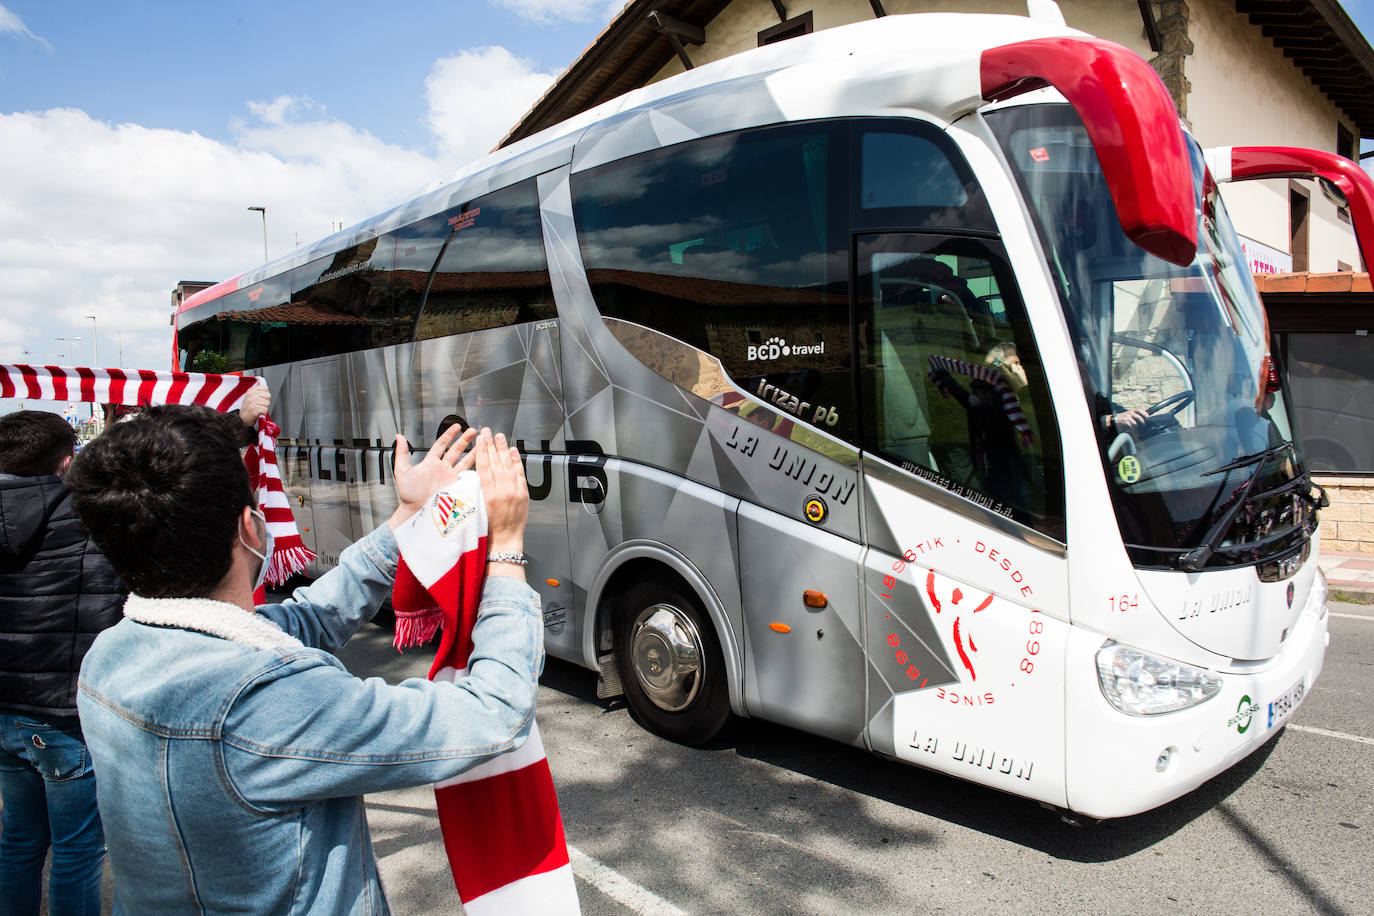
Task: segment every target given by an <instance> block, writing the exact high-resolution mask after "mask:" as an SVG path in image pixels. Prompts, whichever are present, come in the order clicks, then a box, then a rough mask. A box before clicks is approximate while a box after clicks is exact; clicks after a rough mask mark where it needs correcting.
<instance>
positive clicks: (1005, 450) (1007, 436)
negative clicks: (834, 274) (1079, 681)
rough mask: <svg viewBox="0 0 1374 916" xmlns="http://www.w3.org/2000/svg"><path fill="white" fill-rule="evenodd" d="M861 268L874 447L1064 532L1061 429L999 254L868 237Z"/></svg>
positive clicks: (952, 242)
mask: <svg viewBox="0 0 1374 916" xmlns="http://www.w3.org/2000/svg"><path fill="white" fill-rule="evenodd" d="M858 268H859V273H858V279H857V284H858V302H859V316H858V318H859V328H860V334H861V336H862V338H863V340H862V342H861V345H860V354H861V356H860V359H861V362H860V369H859V380H860V388H861V396H862V398H863V415H864V421H865V428H864V440H865V442H864V444H865V446H866V447H868V448H870V449H872V450H873V451H875V452H877V453H878V454H880V455H883V456H884V457H886V458H888V459H889V460H890V461H893V462H894V463H896V464H897V465H899V466H900V467H902V468H904V469H905V470H907V471H910V472H912V473H914V474H916V475H917V476H920V477H922V478H925V479H927V480H931V481H933V482H935V483H937V484H938V485H940V486H944V487H946V488H947V489H951V490H953V491H954V492H956V493H959V494H960V495H963V496H966V497H968V498H970V499H972V500H974V501H976V502H978V503H980V504H981V505H984V506H986V507H988V508H991V509H993V510H994V511H997V512H1001V513H1002V514H1005V515H1008V516H1010V517H1011V518H1014V519H1016V520H1017V521H1020V522H1022V523H1023V524H1026V525H1029V526H1031V527H1033V528H1036V529H1038V530H1041V531H1043V532H1045V533H1047V534H1051V535H1054V536H1057V537H1062V530H1063V513H1064V508H1063V485H1062V473H1061V472H1060V470H1059V467H1060V459H1059V436H1058V431H1057V427H1056V426H1055V423H1054V417H1053V414H1052V412H1051V409H1050V406H1049V404H1050V402H1049V392H1048V388H1047V387H1046V385H1045V375H1044V372H1043V370H1042V368H1041V364H1040V360H1039V356H1038V354H1037V351H1036V348H1035V341H1034V337H1033V336H1032V335H1031V333H1030V325H1029V322H1028V320H1027V319H1026V317H1025V313H1024V310H1023V309H1022V307H1021V304H1020V300H1019V298H1018V297H1017V296H1016V290H1015V286H1014V284H1012V283H1011V280H1010V272H1009V269H1008V268H1007V266H1006V263H1005V258H1004V256H1003V255H1002V252H1001V249H1000V247H999V246H997V245H996V244H995V243H992V242H984V241H982V240H980V239H973V238H966V239H959V238H942V237H938V236H929V235H917V234H897V233H893V234H886V235H869V236H861V237H860V239H859V243H858ZM994 304H995V306H996V307H995V308H994V307H993V306H994Z"/></svg>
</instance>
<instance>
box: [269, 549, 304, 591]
mask: <svg viewBox="0 0 1374 916" xmlns="http://www.w3.org/2000/svg"><path fill="white" fill-rule="evenodd" d="M290 540H295V541H296V543H295V544H294V545H291V544H285V543H283V542H285V541H290ZM314 559H315V552H314V551H313V550H311V549H310V548H309V547H306V546H305V544H303V543H301V541H300V538H282V540H281V541H278V542H277V543H276V544H274V545H273V547H272V556H271V558H270V561H269V562H268V564H267V582H268V584H269V585H281V584H282V583H283V582H285V581H286V580H287V579H289V578H291V577H292V576H294V575H295V574H296V573H299V572H304V571H305V567H306V564H308V563H310V562H311V561H312V560H314Z"/></svg>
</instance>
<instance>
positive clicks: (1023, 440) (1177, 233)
mask: <svg viewBox="0 0 1374 916" xmlns="http://www.w3.org/2000/svg"><path fill="white" fill-rule="evenodd" d="M1290 152H1293V151H1290ZM1299 152H1300V151H1299ZM1247 155H1248V158H1247V157H1246V156H1247ZM1266 155H1267V154H1266V153H1265V151H1262V150H1260V151H1256V150H1250V151H1248V154H1246V155H1242V151H1239V150H1237V151H1234V153H1233V154H1232V157H1231V158H1230V159H1228V158H1227V154H1226V152H1225V151H1222V152H1220V153H1218V154H1216V155H1214V156H1213V157H1212V158H1211V159H1208V158H1206V157H1205V156H1204V154H1203V152H1202V151H1201V150H1200V149H1199V148H1198V147H1197V145H1196V144H1195V143H1194V142H1193V141H1192V140H1191V139H1190V138H1189V137H1188V136H1187V135H1186V134H1185V133H1184V132H1183V131H1182V129H1181V128H1180V126H1179V120H1178V115H1177V113H1176V111H1175V110H1174V108H1173V105H1172V103H1171V102H1170V101H1169V98H1168V95H1167V93H1166V92H1165V90H1164V87H1163V85H1162V84H1161V83H1160V81H1159V80H1158V78H1157V77H1155V76H1154V74H1153V72H1152V71H1151V70H1150V69H1149V67H1148V65H1147V64H1145V63H1144V62H1143V61H1142V60H1141V59H1140V58H1139V57H1136V56H1135V55H1133V54H1132V53H1131V52H1129V51H1127V50H1126V49H1124V48H1121V47H1120V46H1117V45H1113V44H1111V43H1108V42H1103V41H1100V40H1098V39H1094V38H1092V37H1090V36H1087V35H1085V34H1083V33H1081V32H1076V31H1074V30H1071V29H1068V28H1065V27H1064V26H1062V25H1060V24H1053V23H1046V22H1042V21H1036V20H1031V19H1026V18H1020V17H1011V16H968V15H957V14H949V15H945V14H931V15H919V16H889V17H886V18H883V19H880V20H875V21H871V22H863V23H858V24H855V25H851V26H847V27H843V28H836V29H832V30H827V31H822V32H817V33H815V34H812V35H808V36H805V37H803V38H797V39H795V40H790V41H786V42H782V43H779V44H775V45H770V46H767V47H764V48H760V49H758V50H754V51H750V52H748V53H744V54H740V55H738V56H735V57H731V58H728V59H725V60H721V61H718V62H715V63H712V64H708V65H706V66H702V67H699V68H697V69H694V70H691V71H689V72H687V73H684V74H682V75H680V76H676V77H673V78H672V79H668V80H664V81H663V82H660V83H656V84H654V85H652V86H649V87H647V88H644V89H641V90H637V91H635V92H632V93H630V94H628V95H626V96H624V97H622V98H619V99H616V100H614V101H611V102H608V103H606V104H604V105H602V106H600V107H598V108H595V109H593V110H591V111H588V112H586V113H584V114H582V115H579V116H577V117H575V118H573V119H571V120H569V121H567V122H565V123H563V124H560V125H558V126H555V127H552V128H550V129H548V130H546V131H544V132H543V133H541V134H538V135H536V136H533V137H530V138H528V139H526V140H524V141H522V142H520V143H519V144H517V145H515V146H513V147H511V148H509V149H504V150H500V151H498V152H496V153H494V154H493V155H491V156H489V157H488V158H486V159H484V160H482V161H481V162H478V163H477V164H476V165H474V166H473V167H471V168H469V169H466V170H464V171H462V172H461V173H460V174H459V175H458V176H457V177H455V178H453V179H451V180H448V181H446V182H444V183H443V184H442V185H439V186H435V187H434V189H433V190H431V191H428V192H426V193H424V194H422V195H421V196H419V197H417V198H416V199H414V200H412V201H409V202H408V203H405V204H403V205H402V206H399V207H397V208H395V209H393V210H390V211H388V212H386V213H383V214H382V215H380V216H378V217H376V218H374V219H370V220H368V221H366V222H364V223H362V224H360V225H358V226H356V227H354V228H352V229H348V230H345V231H343V232H341V233H338V234H336V235H333V236H330V237H329V238H326V239H324V240H322V241H320V242H319V243H318V244H315V245H313V246H310V247H302V248H300V249H298V250H297V251H296V252H293V253H292V254H291V255H289V256H286V257H284V258H281V259H278V260H276V261H273V262H272V263H269V264H267V265H265V266H263V267H260V268H258V269H256V270H252V271H249V272H247V273H245V274H243V275H241V276H239V277H236V278H234V279H232V280H228V281H225V282H224V283H221V284H219V285H217V286H215V287H212V288H211V289H208V290H205V291H203V292H201V293H199V294H197V295H196V296H194V297H192V298H191V299H189V300H188V301H186V302H185V303H184V305H183V306H182V307H181V308H180V310H179V313H178V315H177V317H176V328H177V339H176V345H175V347H176V353H177V363H178V367H179V368H181V369H187V370H198V371H232V370H243V371H250V372H254V373H257V374H261V375H262V376H264V377H265V378H266V379H267V380H268V382H269V383H270V384H271V386H272V389H273V391H274V392H275V402H274V406H275V408H276V409H275V411H274V412H275V413H277V414H279V415H280V422H281V426H282V431H283V438H282V439H281V449H282V452H281V455H282V462H281V463H282V468H283V475H284V477H285V481H286V485H287V488H288V492H289V493H290V494H291V496H292V502H293V507H294V508H296V510H297V516H298V520H299V522H300V523H301V526H302V528H303V529H305V530H304V534H305V538H306V542H307V544H308V545H309V546H311V547H312V548H313V549H314V550H316V551H317V552H318V553H319V569H317V570H315V572H319V571H322V570H323V569H326V568H328V567H329V566H331V565H332V564H334V563H335V562H337V556H338V553H339V551H340V550H341V549H342V548H343V547H345V546H346V545H348V544H349V543H350V542H351V541H353V540H354V539H355V538H357V537H359V536H361V535H362V534H364V533H365V532H366V531H368V530H369V529H370V528H371V527H372V526H374V525H376V524H379V523H380V522H381V521H382V520H384V519H385V518H386V517H387V516H388V515H389V514H390V512H391V511H392V508H393V503H392V490H391V486H390V482H389V480H388V477H389V470H390V463H391V451H390V445H391V442H392V438H393V436H394V434H395V433H396V432H397V431H398V430H399V431H400V432H402V433H404V434H405V436H406V437H407V438H408V440H409V441H410V442H411V443H413V444H414V445H422V444H426V443H429V442H432V441H433V439H434V438H435V437H436V435H437V433H438V431H439V429H440V428H441V426H442V425H444V424H445V423H447V422H451V421H452V418H454V417H456V418H459V419H461V420H462V421H463V422H465V423H468V424H474V425H485V426H490V427H492V428H493V429H496V430H504V431H507V432H508V433H510V434H511V436H512V438H513V439H515V440H517V443H518V445H519V446H520V448H521V449H522V451H523V452H524V454H525V456H526V462H527V467H528V475H529V483H530V492H531V496H532V498H533V502H532V507H531V520H530V527H529V533H528V541H527V550H528V552H529V554H530V555H531V564H530V569H529V571H530V574H531V581H532V582H533V583H534V585H535V587H536V588H537V589H538V591H539V593H540V595H541V597H542V600H543V611H544V622H545V627H546V644H547V647H548V650H549V652H551V653H552V654H553V655H555V656H558V657H560V658H564V659H568V660H570V661H572V662H575V663H577V664H579V665H582V666H585V667H586V668H588V669H592V670H599V671H600V672H601V674H602V679H601V683H600V685H599V687H600V690H601V692H602V694H603V695H613V694H615V693H618V692H619V691H621V690H623V692H624V695H625V698H626V701H627V703H628V705H629V707H630V709H631V711H632V712H633V714H634V715H635V717H636V719H637V720H638V721H639V722H641V723H642V724H643V725H644V726H645V727H647V728H648V729H650V730H651V731H654V732H656V733H658V734H660V735H664V736H667V737H669V738H672V739H675V740H678V741H682V742H687V743H700V742H704V741H706V740H709V739H710V738H711V737H712V736H714V735H715V734H716V733H717V732H718V731H719V729H720V728H721V727H722V725H723V724H724V723H725V722H726V720H727V719H728V718H729V717H730V716H731V715H732V714H733V715H735V716H740V717H758V718H763V719H768V720H771V721H775V722H780V723H784V724H787V725H790V726H793V727H796V728H798V729H802V730H805V731H807V732H810V733H814V734H817V735H821V736H825V737H827V738H831V739H835V740H838V741H843V742H847V743H849V744H852V745H855V746H858V747H863V748H867V749H869V750H871V751H873V752H875V753H878V754H882V755H885V756H889V757H894V758H899V759H901V760H905V761H908V762H911V763H914V764H918V765H919V766H922V767H927V768H930V769H934V770H939V771H942V772H945V773H950V774H953V775H955V776H959V777H961V778H963V779H967V780H970V781H973V782H978V783H982V784H984V785H988V786H992V787H995V788H998V789H1002V790H1005V791H1007V792H1011V793H1015V794H1017V795H1021V796H1025V797H1028V798H1032V799H1036V800H1039V801H1040V802H1043V803H1045V804H1046V805H1049V806H1053V807H1056V808H1059V809H1062V810H1066V811H1073V812H1079V813H1081V814H1083V815H1087V816H1091V817H1115V816H1122V815H1128V814H1132V813H1135V812H1140V811H1144V810H1147V809H1149V808H1152V807H1154V806H1157V805H1159V804H1161V803H1164V802H1166V801H1168V800H1170V799H1173V798H1176V797H1177V796H1179V795H1181V794H1183V793H1185V792H1187V791H1189V790H1191V789H1193V788H1194V787H1196V786H1198V785H1200V784H1201V783H1203V782H1204V781H1206V780H1207V779H1209V778H1211V777H1212V776H1214V775H1216V774H1217V773H1220V772H1221V771H1223V770H1224V769H1226V768H1227V767H1229V766H1231V765H1232V764H1234V763H1235V762H1237V761H1238V760H1240V759H1242V758H1243V757H1245V756H1246V755H1247V754H1250V753H1251V752H1253V751H1254V750H1255V749H1256V748H1258V747H1260V746H1261V745H1262V744H1263V743H1264V742H1265V741H1267V740H1269V739H1270V738H1272V737H1273V736H1274V734H1275V733H1276V732H1277V731H1278V730H1279V729H1280V728H1281V727H1282V726H1283V724H1284V722H1285V721H1286V719H1287V717H1288V716H1289V715H1291V713H1292V711H1293V709H1294V708H1295V707H1296V706H1297V705H1298V704H1299V703H1300V702H1301V701H1302V699H1303V696H1304V694H1305V692H1306V691H1308V690H1310V689H1311V687H1312V684H1313V682H1314V680H1315V679H1316V677H1317V675H1318V673H1319V672H1320V671H1321V667H1322V659H1323V655H1324V651H1325V646H1326V642H1327V619H1326V600H1325V595H1326V590H1325V584H1324V581H1323V579H1322V576H1321V574H1320V572H1319V571H1318V568H1317V561H1316V547H1317V544H1316V541H1317V509H1318V508H1319V506H1320V505H1321V504H1322V501H1323V498H1322V494H1321V493H1320V490H1319V489H1317V488H1316V487H1314V486H1313V484H1312V483H1311V481H1310V479H1309V476H1308V472H1307V469H1306V467H1305V464H1304V461H1303V456H1302V452H1301V448H1300V447H1299V445H1298V443H1297V441H1296V439H1295V436H1294V430H1293V426H1292V419H1291V415H1290V412H1289V409H1288V405H1287V401H1286V395H1285V392H1284V390H1283V388H1282V386H1281V383H1280V377H1279V373H1278V371H1277V369H1276V368H1275V366H1274V363H1273V361H1272V357H1271V355H1270V352H1271V351H1270V340H1269V334H1268V330H1267V325H1266V320H1265V314H1264V310H1263V307H1262V305H1261V303H1260V300H1259V297H1258V295H1257V294H1256V291H1255V287H1254V284H1253V282H1252V280H1251V278H1250V276H1249V275H1248V273H1247V271H1246V261H1245V259H1244V257H1243V256H1242V254H1241V250H1240V246H1239V244H1238V243H1237V240H1236V236H1235V234H1234V232H1233V230H1232V228H1231V225H1230V223H1229V221H1228V219H1227V216H1226V213H1225V210H1224V208H1223V207H1222V203H1221V200H1220V197H1219V195H1218V193H1217V185H1216V182H1217V181H1224V180H1232V179H1237V178H1244V177H1252V176H1254V175H1259V174H1267V173H1268V172H1266V171H1265V167H1263V163H1264V162H1266V161H1272V163H1273V164H1274V167H1273V168H1271V169H1269V172H1274V171H1275V170H1278V171H1282V172H1283V173H1285V174H1290V173H1296V172H1303V173H1318V172H1319V173H1322V174H1326V175H1327V176H1328V177H1329V178H1331V180H1332V183H1333V184H1334V185H1337V186H1339V187H1340V188H1342V189H1344V190H1345V191H1346V193H1347V195H1348V196H1349V197H1350V198H1352V199H1351V200H1350V201H1349V204H1350V206H1351V208H1352V210H1354V211H1355V212H1356V215H1357V220H1356V223H1355V225H1356V226H1357V228H1363V224H1364V223H1365V222H1367V215H1368V212H1369V211H1368V200H1369V196H1368V194H1367V193H1366V188H1365V186H1364V185H1360V184H1359V183H1358V180H1357V179H1352V178H1351V177H1350V174H1351V173H1349V171H1348V170H1347V169H1345V165H1350V164H1349V163H1347V162H1346V161H1345V160H1339V161H1337V160H1336V158H1335V157H1333V156H1329V155H1326V154H1312V155H1311V156H1309V157H1308V158H1306V159H1303V158H1302V156H1297V160H1300V161H1297V164H1295V161H1290V160H1292V157H1289V158H1288V159H1283V160H1282V161H1281V162H1280V161H1279V159H1278V158H1275V157H1272V156H1271V157H1269V159H1266ZM1233 161H1234V162H1239V163H1242V165H1243V167H1241V168H1236V169H1234V170H1233V169H1230V168H1229V166H1230V165H1231V164H1232V162H1233ZM1209 162H1212V163H1213V164H1214V165H1213V168H1211V169H1209V167H1208V163H1209ZM1341 163H1345V165H1342V164H1341ZM1223 164H1225V165H1226V166H1227V168H1225V169H1223V168H1222V165H1223ZM1350 168H1354V171H1355V172H1358V168H1355V167H1354V166H1350ZM1220 171H1225V172H1226V174H1224V175H1222V174H1214V173H1216V172H1220ZM1364 241H1365V242H1366V243H1368V242H1369V241H1370V239H1369V238H1365V239H1364Z"/></svg>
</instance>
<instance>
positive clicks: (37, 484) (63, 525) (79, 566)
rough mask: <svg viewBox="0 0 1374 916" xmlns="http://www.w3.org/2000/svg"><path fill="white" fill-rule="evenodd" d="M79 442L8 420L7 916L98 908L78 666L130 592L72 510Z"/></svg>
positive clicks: (3, 760)
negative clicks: (47, 863)
mask: <svg viewBox="0 0 1374 916" xmlns="http://www.w3.org/2000/svg"><path fill="white" fill-rule="evenodd" d="M75 446H76V434H75V433H74V432H73V431H72V428H71V427H70V426H69V425H68V424H67V422H66V421H65V420H63V419H62V418H61V417H59V416H58V415H56V414H53V413H47V412H45V411H37V410H21V411H19V412H17V413H12V414H9V415H7V416H5V417H0V804H3V808H0V910H3V911H4V912H5V913H6V914H9V913H14V914H30V913H32V914H36V913H38V911H39V898H40V896H41V889H42V872H43V861H44V859H45V858H46V857H47V852H48V847H49V845H51V847H52V853H53V861H52V867H51V869H50V870H49V876H48V901H49V902H48V907H49V911H50V912H54V913H61V912H81V913H99V912H100V879H101V868H102V865H103V862H104V859H105V838H104V834H103V832H102V831H101V827H100V817H99V814H98V813H97V811H96V801H95V773H94V771H93V770H92V769H91V763H90V759H89V756H88V754H87V753H86V745H85V742H84V740H83V739H82V735H81V723H80V721H79V720H78V719H77V713H76V692H77V674H78V672H79V671H80V668H81V659H82V658H83V657H84V656H85V654H86V650H87V649H89V648H90V646H91V643H92V642H94V640H95V637H96V635H97V634H98V633H100V631H101V630H104V629H105V628H106V627H110V626H113V625H114V624H115V623H117V622H119V620H120V619H121V617H122V615H123V608H124V599H125V596H126V592H127V590H126V589H125V587H124V583H123V582H121V581H120V579H119V576H118V575H117V574H116V573H115V571H114V570H113V569H112V568H111V567H110V564H109V562H108V561H106V559H105V557H104V556H103V555H101V553H100V552H99V551H98V550H97V549H96V547H95V545H94V544H93V543H92V542H91V539H90V536H89V535H88V534H87V533H86V529H85V527H84V526H83V525H82V524H81V520H80V519H79V518H78V517H77V515H76V512H75V511H74V510H73V508H72V500H71V493H70V492H69V491H68V490H67V488H66V487H65V486H64V485H63V483H62V475H63V474H65V473H66V471H67V467H68V466H69V465H70V464H71V461H72V456H73V454H74V451H75Z"/></svg>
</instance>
